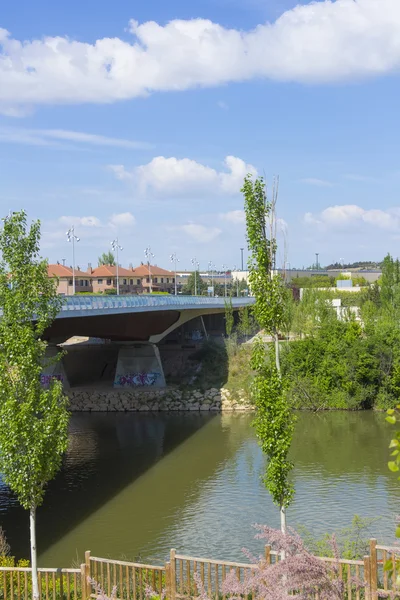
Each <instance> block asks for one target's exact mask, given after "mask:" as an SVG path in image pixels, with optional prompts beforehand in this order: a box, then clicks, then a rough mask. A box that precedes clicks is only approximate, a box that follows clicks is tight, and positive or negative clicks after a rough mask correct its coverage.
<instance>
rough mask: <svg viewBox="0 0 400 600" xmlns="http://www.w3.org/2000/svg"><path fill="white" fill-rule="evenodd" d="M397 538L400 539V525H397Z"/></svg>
mask: <svg viewBox="0 0 400 600" xmlns="http://www.w3.org/2000/svg"><path fill="white" fill-rule="evenodd" d="M396 537H397V538H400V525H397V527H396Z"/></svg>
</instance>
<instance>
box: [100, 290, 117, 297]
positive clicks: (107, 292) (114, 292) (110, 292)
mask: <svg viewBox="0 0 400 600" xmlns="http://www.w3.org/2000/svg"><path fill="white" fill-rule="evenodd" d="M103 294H104V295H105V296H116V295H117V290H116V289H115V288H106V289H105V290H104V292H103Z"/></svg>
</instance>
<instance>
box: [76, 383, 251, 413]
mask: <svg viewBox="0 0 400 600" xmlns="http://www.w3.org/2000/svg"><path fill="white" fill-rule="evenodd" d="M67 394H68V397H69V401H70V410H71V412H141V411H143V412H147V411H148V412H173V411H190V412H192V411H193V412H195V411H197V412H200V411H201V412H209V411H212V412H235V411H239V412H250V411H252V410H254V409H253V407H252V405H251V404H250V403H249V402H248V401H247V400H246V399H245V397H244V394H241V395H238V394H235V395H233V394H231V392H230V391H229V390H228V389H226V388H219V389H218V388H210V389H208V390H198V389H194V390H180V389H178V388H165V389H156V388H154V389H148V388H140V389H122V390H119V389H101V388H100V389H99V388H95V387H94V388H85V387H83V388H72V389H70V390H68V391H67Z"/></svg>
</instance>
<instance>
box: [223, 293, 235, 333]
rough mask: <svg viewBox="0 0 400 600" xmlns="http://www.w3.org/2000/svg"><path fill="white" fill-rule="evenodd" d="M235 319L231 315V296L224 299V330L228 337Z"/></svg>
mask: <svg viewBox="0 0 400 600" xmlns="http://www.w3.org/2000/svg"><path fill="white" fill-rule="evenodd" d="M234 324H235V319H234V316H233V306H232V298H226V299H225V331H226V335H227V336H228V337H230V336H231V334H232V331H233V326H234Z"/></svg>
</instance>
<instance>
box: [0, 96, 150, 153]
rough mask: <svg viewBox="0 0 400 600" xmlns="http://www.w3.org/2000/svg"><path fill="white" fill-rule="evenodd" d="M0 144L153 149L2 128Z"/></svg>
mask: <svg viewBox="0 0 400 600" xmlns="http://www.w3.org/2000/svg"><path fill="white" fill-rule="evenodd" d="M0 93H1V92H0ZM0 142H13V143H16V144H28V145H32V146H54V145H59V142H72V143H76V144H88V145H92V146H93V145H94V146H112V147H117V148H129V149H146V148H150V147H151V146H150V145H149V144H146V143H144V142H136V141H133V140H124V139H119V138H112V137H106V136H104V135H96V134H93V133H84V132H82V131H68V130H65V129H24V128H20V127H0Z"/></svg>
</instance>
